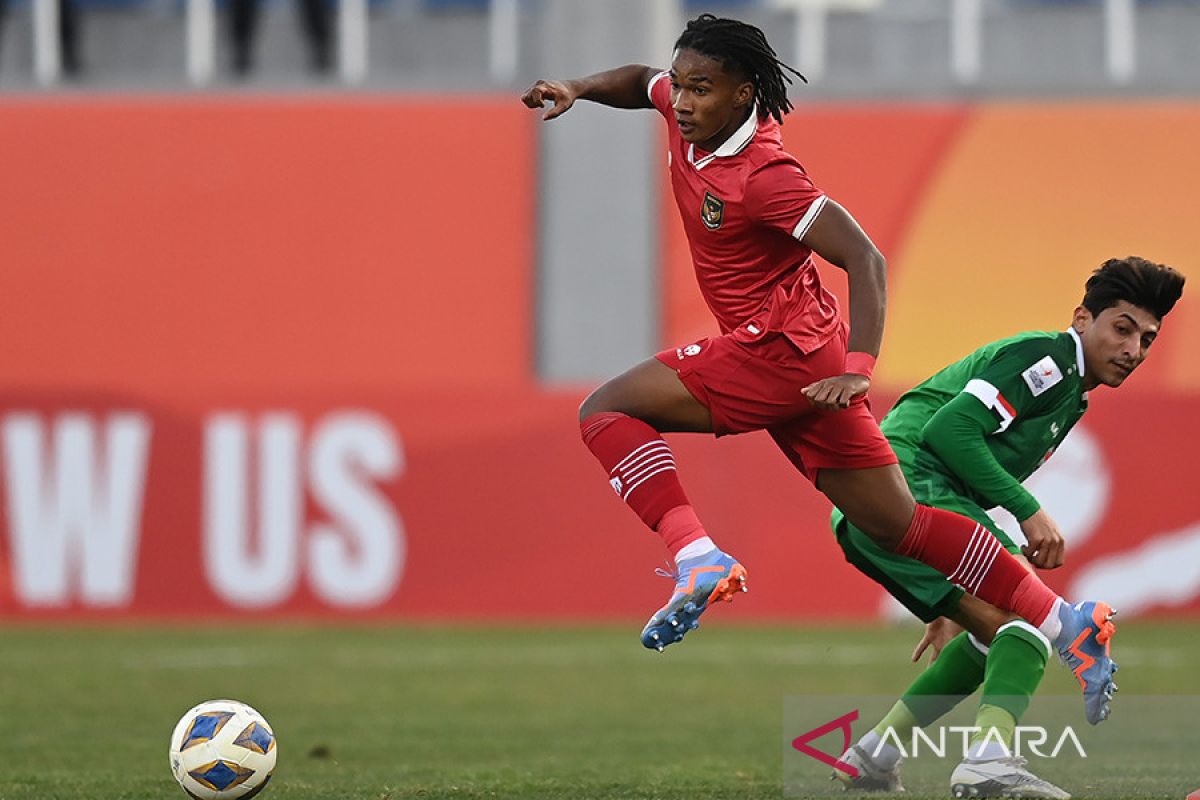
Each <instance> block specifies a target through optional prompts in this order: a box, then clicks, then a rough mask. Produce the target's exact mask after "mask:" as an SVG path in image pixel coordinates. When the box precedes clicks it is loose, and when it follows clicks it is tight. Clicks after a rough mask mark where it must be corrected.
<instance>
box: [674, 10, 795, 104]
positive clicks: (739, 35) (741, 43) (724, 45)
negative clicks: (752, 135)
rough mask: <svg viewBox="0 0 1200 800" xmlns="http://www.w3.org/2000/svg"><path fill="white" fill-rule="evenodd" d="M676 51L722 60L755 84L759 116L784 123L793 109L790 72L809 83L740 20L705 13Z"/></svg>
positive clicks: (689, 28) (686, 31) (758, 32)
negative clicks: (789, 92)
mask: <svg viewBox="0 0 1200 800" xmlns="http://www.w3.org/2000/svg"><path fill="white" fill-rule="evenodd" d="M675 49H676V50H680V49H687V50H695V51H696V52H697V53H700V54H701V55H705V56H708V57H709V58H712V59H715V60H716V61H720V62H721V66H722V67H723V68H724V69H726V70H729V71H736V72H739V73H741V74H742V75H745V76H746V79H747V80H748V81H750V82H751V83H753V84H754V100H755V102H757V103H758V116H759V117H760V118H762V119H766V118H767V115H768V114H770V115H771V116H773V117H774V118H775V121H776V122H779V123H781V124H782V122H783V115H784V114H786V113H788V112H789V111H791V110H792V104H791V101H789V100H788V97H787V85H788V84H789V83H791V82H792V79H791V78H790V77H789V76H788V75H787V73H788V72H790V73H792V74H793V75H795V76H796V77H798V78H799V79H800V80H802V81H804V82H805V83H808V79H807V78H805V77H804V76H803V75H801V74H800V73H799V72H797V71H796V70H794V69H792V68H791V67H789V66H788V65H787V64H785V63H783V62H782V61H780V60H779V57H778V56H776V55H775V51H774V50H772V49H771V45H769V44H767V37H766V35H765V34H763V32H762V31H761V30H759V29H758V28H756V27H754V26H753V25H749V24H747V23H745V22H741V21H739V20H736V19H724V18H722V17H716V16H713V15H712V14H701V15H700V16H698V17H696V18H695V19H694V20H692V21H690V22H689V23H688V24H687V28H685V29H684V31H683V34H682V35H681V36H680V37H679V39H678V40H677V41H676V42H675ZM785 70H786V72H785Z"/></svg>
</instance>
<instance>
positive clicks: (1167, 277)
mask: <svg viewBox="0 0 1200 800" xmlns="http://www.w3.org/2000/svg"><path fill="white" fill-rule="evenodd" d="M1184 280H1185V279H1184V277H1183V275H1181V274H1179V273H1178V272H1176V271H1175V270H1174V269H1172V268H1171V267H1168V266H1167V265H1166V264H1156V263H1154V262H1153V261H1148V260H1146V259H1144V258H1138V257H1137V256H1129V257H1127V258H1110V259H1109V260H1108V261H1105V262H1104V263H1103V264H1101V265H1100V267H1099V268H1098V269H1097V270H1096V271H1095V272H1093V273H1092V277H1090V278H1088V282H1087V285H1086V286H1085V287H1084V292H1083V301H1082V303H1081V304H1080V305H1082V306H1083V307H1084V308H1086V309H1087V310H1088V311H1090V312H1092V316H1097V315H1099V314H1100V312H1101V311H1103V310H1104V309H1106V308H1112V307H1113V306H1115V305H1116V304H1117V303H1119V302H1121V301H1122V300H1124V301H1126V302H1128V303H1129V304H1131V305H1135V306H1137V307H1138V308H1144V309H1145V310H1147V311H1149V312H1150V313H1151V314H1153V315H1154V316H1155V317H1157V318H1158V319H1160V320H1161V319H1162V318H1163V317H1165V316H1166V315H1167V314H1168V313H1170V311H1171V309H1172V308H1174V307H1175V302H1176V301H1177V300H1179V297H1180V295H1182V294H1183V282H1184Z"/></svg>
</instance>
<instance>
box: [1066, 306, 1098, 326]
mask: <svg viewBox="0 0 1200 800" xmlns="http://www.w3.org/2000/svg"><path fill="white" fill-rule="evenodd" d="M1092 321H1093V320H1092V312H1090V311H1088V310H1087V309H1086V308H1084V307H1083V306H1076V307H1075V315H1074V316H1073V317H1072V318H1071V327H1072V328H1074V329H1075V332H1076V333H1083V332H1084V331H1086V330H1087V329H1088V326H1089V325H1091V324H1092Z"/></svg>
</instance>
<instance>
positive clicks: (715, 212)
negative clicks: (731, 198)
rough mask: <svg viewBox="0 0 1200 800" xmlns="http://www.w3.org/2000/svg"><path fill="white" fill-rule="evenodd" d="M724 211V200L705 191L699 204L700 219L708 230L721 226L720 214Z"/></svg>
mask: <svg viewBox="0 0 1200 800" xmlns="http://www.w3.org/2000/svg"><path fill="white" fill-rule="evenodd" d="M724 212H725V201H724V200H722V199H721V198H719V197H713V196H712V195H711V194H709V193H708V192H705V193H704V202H703V203H701V204H700V219H701V221H702V222H704V227H706V228H708V229H709V230H710V231H715V230H716V229H717V228H719V227H721V215H722V214H723V213H724Z"/></svg>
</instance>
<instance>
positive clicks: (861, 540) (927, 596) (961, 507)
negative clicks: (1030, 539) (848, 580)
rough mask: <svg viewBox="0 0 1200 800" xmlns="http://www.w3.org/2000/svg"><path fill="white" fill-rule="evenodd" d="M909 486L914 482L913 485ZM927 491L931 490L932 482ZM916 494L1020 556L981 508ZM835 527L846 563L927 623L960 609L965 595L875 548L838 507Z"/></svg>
mask: <svg viewBox="0 0 1200 800" xmlns="http://www.w3.org/2000/svg"><path fill="white" fill-rule="evenodd" d="M909 482H910V484H912V483H913V482H912V481H911V480H910V481H909ZM924 488H926V489H929V488H930V487H929V486H928V483H926V486H925V487H924ZM914 494H917V502H919V503H923V504H925V505H929V506H933V507H934V508H941V509H944V510H946V511H954V512H957V513H959V514H962V515H963V516H964V517H969V518H970V519H973V520H975V521H976V522H978V523H979V524H980V525H982V526H983V527H984V528H985V529H986V530H987V531H988V532H990V533H991V534H992V535H993V536H995V537H996V538H997V539H999V540H1000V544H1002V545H1003V546H1004V548H1005V549H1006V550H1008V551H1009V552H1010V553H1019V552H1021V549H1020V548H1019V547H1017V546H1016V545H1015V544H1013V541H1012V539H1010V538H1009V537H1008V535H1007V534H1005V533H1004V531H1003V530H1001V529H1000V527H999V526H998V525H996V523H995V522H993V521H992V519H991V517H989V516H988V515H987V512H986V511H984V510H983V509H982V508H981V507H980V506H979V504H978V503H975V502H974V501H972V500H970V499H968V498H966V497H963V496H962V495H958V494H950V493H937V492H928V491H927V492H914ZM922 495H923V496H922ZM831 522H832V524H833V531H834V533H835V534H837V541H838V545H840V546H841V548H842V552H843V553H844V554H845V556H846V560H847V561H848V562H850V563H851V564H852V565H853V566H854V567H855V568H856V569H857V570H858V571H859V572H861V573H862V574H864V575H866V576H867V577H868V578H870V579H871V580H873V581H875V582H876V583H878V584H879V585H880V586H882V587H883V588H884V589H887V591H888V594H890V595H891V596H892V597H894V598H896V599H897V600H899V601H900V602H901V603H903V604H904V607H905V608H907V609H908V610H909V611H911V612H912V613H914V614H916V615H917V616H918V617H920V618H921V619H922V620H923V621H925V622H933V621H934V620H935V619H937V618H938V617H944V616H948V615H949V614H951V613H953V612H954V610H955V608H957V607H958V600H959V598H960V597H962V596H963V590H962V589H960V588H958V587H957V586H955V585H954V584H953V583H951V582H950V581H948V580H946V576H945V575H943V574H942V573H940V572H938V571H937V570H936V569H934V568H933V567H931V566H928V565H927V564H924V563H922V562H920V561H917V560H916V559H913V558H909V557H907V556H901V555H897V554H895V553H891V552H888V551H887V550H884V549H883V548H882V547H880V546H879V545H877V544H875V541H874V540H873V539H871V538H870V537H869V536H867V535H866V534H865V533H863V532H862V531H861V530H859V529H858V528H856V527H854V526H853V525H851V524H850V522H849V521H848V520H847V519H846V517H845V516H844V515H843V514H842V512H841V511H839V510H838V509H836V508H835V509H834V510H833V518H832V520H831Z"/></svg>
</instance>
